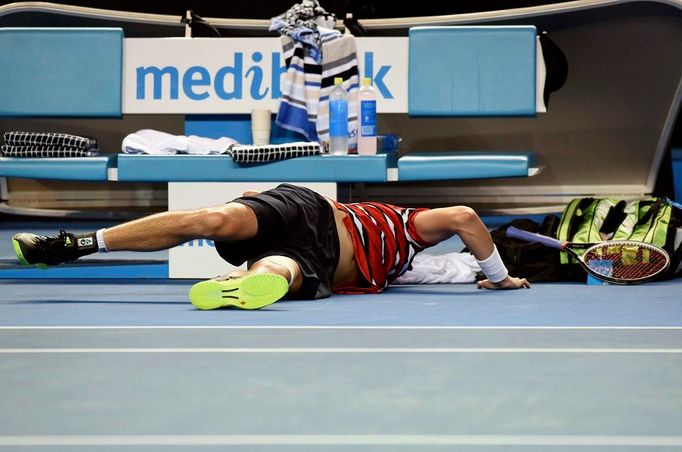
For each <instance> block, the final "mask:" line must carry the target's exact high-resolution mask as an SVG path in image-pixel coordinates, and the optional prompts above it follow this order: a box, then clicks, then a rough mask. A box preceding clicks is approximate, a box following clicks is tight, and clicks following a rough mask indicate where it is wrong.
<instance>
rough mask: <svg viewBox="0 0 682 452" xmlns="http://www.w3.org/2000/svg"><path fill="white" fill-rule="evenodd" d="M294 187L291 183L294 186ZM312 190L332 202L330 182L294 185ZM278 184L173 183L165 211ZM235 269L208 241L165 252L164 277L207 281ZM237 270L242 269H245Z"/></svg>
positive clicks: (198, 205) (333, 190) (223, 199)
mask: <svg viewBox="0 0 682 452" xmlns="http://www.w3.org/2000/svg"><path fill="white" fill-rule="evenodd" d="M294 183H295V182H294ZM296 184H297V185H301V186H305V187H308V188H310V189H312V190H315V191H316V192H318V193H319V194H321V195H322V196H326V197H327V198H331V199H336V184H335V183H333V182H320V183H315V182H312V183H311V182H308V183H296ZM277 185H279V182H272V183H268V182H254V183H250V182H248V183H247V182H197V183H194V182H191V183H190V182H182V183H180V182H176V183H169V184H168V209H169V210H193V209H198V208H201V207H208V206H217V205H221V204H225V202H226V201H227V200H230V199H234V198H238V197H240V196H242V194H243V193H244V192H245V191H247V190H251V191H258V192H260V191H264V190H268V189H270V188H274V187H276V186H277ZM235 268H236V267H234V266H232V265H230V264H228V263H227V262H225V261H224V260H223V259H222V258H221V257H220V256H219V255H218V253H217V252H216V250H215V245H214V243H213V242H212V241H211V240H204V239H197V240H192V241H190V242H187V243H185V244H183V245H180V246H176V247H175V248H171V249H170V250H169V252H168V277H169V278H191V279H208V278H214V277H216V276H219V275H224V274H225V273H229V272H230V271H232V270H234V269H235ZM239 268H246V266H245V265H243V266H242V267H239Z"/></svg>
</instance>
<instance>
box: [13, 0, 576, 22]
mask: <svg viewBox="0 0 682 452" xmlns="http://www.w3.org/2000/svg"><path fill="white" fill-rule="evenodd" d="M564 2H565V0H564V1H561V0H557V1H552V2H549V1H538V0H535V1H533V0H509V1H500V0H475V1H442V0H431V1H428V2H424V1H411V0H373V1H372V0H370V1H366V0H323V1H320V5H321V6H322V7H323V8H324V9H326V10H327V11H328V12H332V13H334V14H336V17H337V18H340V19H342V18H344V17H345V15H346V13H349V12H350V13H353V15H354V17H357V18H358V19H370V18H371V19H378V18H393V17H410V16H432V15H441V14H460V13H471V12H480V11H492V10H498V9H509V8H521V7H526V6H537V5H543V4H550V3H564ZM7 3H13V2H10V1H0V5H3V4H7ZM53 3H59V4H64V5H78V6H89V7H94V8H101V9H114V10H122V11H135V12H146V13H156V14H171V15H172V14H177V15H182V14H183V13H184V12H185V11H186V10H188V9H191V10H194V12H195V13H197V14H199V15H200V16H205V17H220V18H233V19H270V18H271V17H273V16H277V15H279V14H281V13H283V12H284V11H286V10H287V9H289V8H290V7H291V6H292V5H294V4H295V3H298V1H296V0H275V1H268V0H266V1H248V0H247V1H244V0H237V1H234V0H233V1H225V0H210V1H209V0H182V1H179V0H171V1H161V0H153V1H147V0H144V1H137V2H124V1H121V0H118V1H111V0H100V1H97V0H90V1H87V0H80V1H69V0H66V1H54V2H53Z"/></svg>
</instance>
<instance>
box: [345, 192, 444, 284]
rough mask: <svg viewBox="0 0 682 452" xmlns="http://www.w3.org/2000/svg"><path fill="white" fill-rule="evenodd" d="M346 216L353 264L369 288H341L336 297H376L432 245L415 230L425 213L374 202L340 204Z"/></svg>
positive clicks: (419, 210)
mask: <svg viewBox="0 0 682 452" xmlns="http://www.w3.org/2000/svg"><path fill="white" fill-rule="evenodd" d="M334 204H335V205H336V207H337V208H339V209H341V210H342V211H345V212H346V213H348V215H347V216H346V217H345V218H344V219H343V222H344V224H345V226H346V228H347V229H348V231H349V232H350V236H351V240H352V242H353V251H354V253H355V262H356V264H357V266H358V268H359V269H360V272H361V273H362V276H363V277H364V278H365V280H366V281H367V283H368V284H369V286H368V287H340V288H337V289H334V292H336V293H378V292H381V291H382V290H384V289H385V288H386V287H387V286H388V284H389V283H390V282H392V281H393V280H394V279H395V278H397V277H398V276H400V275H402V274H403V273H405V272H406V271H407V270H408V268H409V267H410V264H411V263H412V259H414V256H415V255H416V254H417V253H418V252H420V251H422V250H423V249H425V248H428V247H429V246H432V245H433V244H432V243H427V242H425V241H424V240H423V239H422V238H421V237H420V236H419V234H418V233H417V229H416V228H415V226H414V218H415V216H416V215H417V214H418V213H419V212H422V211H424V210H428V209H415V208H404V207H398V206H394V205H391V204H384V203H377V202H359V203H350V204H341V203H338V202H336V201H334Z"/></svg>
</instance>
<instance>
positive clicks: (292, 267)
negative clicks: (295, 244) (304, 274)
mask: <svg viewBox="0 0 682 452" xmlns="http://www.w3.org/2000/svg"><path fill="white" fill-rule="evenodd" d="M265 260H266V261H268V262H271V263H273V264H276V265H281V266H282V267H285V268H286V269H287V270H289V275H290V276H289V287H291V285H292V284H293V283H294V277H295V275H296V263H295V262H294V261H293V260H292V259H290V258H286V257H285V258H279V256H270V257H267V258H266V259H265Z"/></svg>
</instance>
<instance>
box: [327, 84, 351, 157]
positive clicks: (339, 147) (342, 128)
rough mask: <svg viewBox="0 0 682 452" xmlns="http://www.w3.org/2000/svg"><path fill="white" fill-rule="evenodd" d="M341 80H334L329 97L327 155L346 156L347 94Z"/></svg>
mask: <svg viewBox="0 0 682 452" xmlns="http://www.w3.org/2000/svg"><path fill="white" fill-rule="evenodd" d="M342 83H343V79H342V78H341V77H336V78H335V79H334V90H333V91H332V92H331V94H330V95H329V153H330V154H333V155H346V154H348V93H346V90H345V89H343V85H342Z"/></svg>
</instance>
